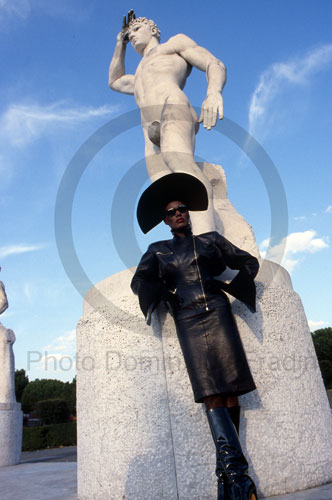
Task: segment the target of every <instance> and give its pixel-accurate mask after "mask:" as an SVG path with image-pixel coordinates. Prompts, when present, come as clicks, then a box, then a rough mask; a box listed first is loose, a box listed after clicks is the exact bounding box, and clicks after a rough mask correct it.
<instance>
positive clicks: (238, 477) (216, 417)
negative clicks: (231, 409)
mask: <svg viewBox="0 0 332 500" xmlns="http://www.w3.org/2000/svg"><path fill="white" fill-rule="evenodd" d="M207 416H208V421H209V424H210V428H211V432H212V436H213V439H214V442H215V445H216V449H217V452H218V455H219V458H220V462H221V465H222V467H223V470H224V473H225V475H226V478H227V484H226V485H225V486H226V487H225V488H224V490H226V488H227V491H228V494H229V498H230V499H231V500H257V493H256V487H255V483H254V482H253V480H252V479H251V478H250V476H249V475H248V462H247V460H246V459H245V456H244V455H243V452H242V448H241V444H240V441H239V438H238V436H237V433H236V430H235V427H234V425H233V422H232V420H231V418H230V416H229V413H228V411H227V408H224V407H220V408H214V409H212V410H208V411H207ZM224 493H225V491H224ZM221 498H223V497H221ZM224 498H227V497H225V496H224Z"/></svg>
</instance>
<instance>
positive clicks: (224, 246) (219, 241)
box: [215, 233, 259, 312]
mask: <svg viewBox="0 0 332 500" xmlns="http://www.w3.org/2000/svg"><path fill="white" fill-rule="evenodd" d="M215 234H216V239H215V244H216V245H217V247H218V248H219V250H220V251H221V252H222V256H223V258H224V260H225V263H226V265H227V266H228V267H230V268H231V269H239V273H238V274H237V275H236V276H235V278H234V279H233V280H232V281H231V283H229V284H228V285H227V284H224V285H223V286H222V288H223V289H224V290H225V291H226V292H227V293H230V294H231V295H233V297H235V298H237V299H239V300H241V302H243V303H244V304H246V306H247V307H248V308H249V309H250V311H252V312H256V286H255V282H254V278H255V276H256V274H257V273H258V269H259V263H258V260H257V259H256V257H254V256H253V255H251V254H250V253H248V252H246V251H245V250H241V249H240V248H238V247H237V246H235V245H233V243H231V242H230V241H229V240H227V239H226V238H224V237H223V236H221V235H220V234H219V233H215Z"/></svg>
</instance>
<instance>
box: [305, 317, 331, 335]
mask: <svg viewBox="0 0 332 500" xmlns="http://www.w3.org/2000/svg"><path fill="white" fill-rule="evenodd" d="M308 325H309V328H310V330H311V331H312V332H314V331H315V330H317V329H318V328H324V326H326V325H327V323H326V321H311V320H310V319H309V320H308Z"/></svg>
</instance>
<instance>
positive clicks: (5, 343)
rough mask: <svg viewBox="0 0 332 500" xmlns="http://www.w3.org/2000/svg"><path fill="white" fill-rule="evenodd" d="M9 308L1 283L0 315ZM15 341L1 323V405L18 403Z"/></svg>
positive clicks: (12, 333)
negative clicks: (15, 380) (15, 375)
mask: <svg viewBox="0 0 332 500" xmlns="http://www.w3.org/2000/svg"><path fill="white" fill-rule="evenodd" d="M0 269H1V268H0ZM7 308H8V299H7V295H6V290H5V286H4V284H3V283H2V281H0V314H2V313H3V312H4V311H5V310H6V309H7ZM15 340H16V338H15V334H14V332H13V330H10V329H9V328H6V327H5V326H4V325H3V324H2V323H1V322H0V373H1V377H0V403H16V397H15V383H14V374H15V361H14V352H13V344H14V342H15Z"/></svg>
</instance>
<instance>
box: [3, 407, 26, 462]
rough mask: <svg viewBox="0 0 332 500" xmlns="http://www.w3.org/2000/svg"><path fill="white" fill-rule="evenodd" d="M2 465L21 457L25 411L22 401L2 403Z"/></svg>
mask: <svg viewBox="0 0 332 500" xmlns="http://www.w3.org/2000/svg"><path fill="white" fill-rule="evenodd" d="M0 429H1V432H0V467H5V466H7V465H16V464H18V463H19V462H20V459H21V450H22V429H23V412H22V411H21V404H20V403H0Z"/></svg>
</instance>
